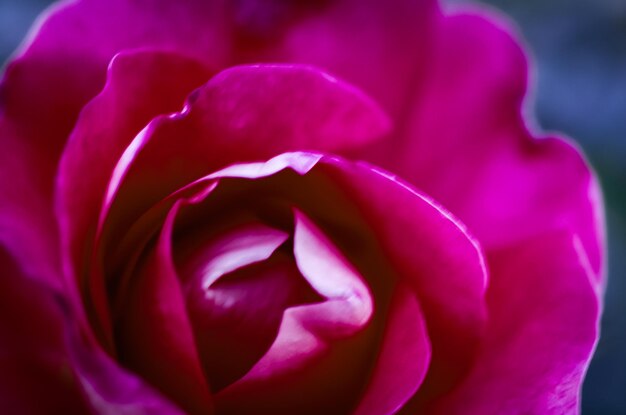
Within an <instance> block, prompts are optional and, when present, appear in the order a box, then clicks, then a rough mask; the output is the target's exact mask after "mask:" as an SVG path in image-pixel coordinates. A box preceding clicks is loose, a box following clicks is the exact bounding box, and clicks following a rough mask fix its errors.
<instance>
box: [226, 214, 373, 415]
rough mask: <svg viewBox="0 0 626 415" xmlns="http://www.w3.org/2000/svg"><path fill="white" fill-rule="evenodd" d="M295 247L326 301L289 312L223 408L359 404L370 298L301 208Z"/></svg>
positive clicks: (301, 409) (297, 409) (312, 409)
mask: <svg viewBox="0 0 626 415" xmlns="http://www.w3.org/2000/svg"><path fill="white" fill-rule="evenodd" d="M293 249H294V257H295V260H296V263H297V265H298V269H300V272H301V273H302V275H303V276H304V277H305V278H306V279H307V281H308V282H309V284H310V285H311V287H313V288H314V289H315V290H316V291H317V292H318V293H319V294H320V295H321V296H322V297H324V298H325V300H324V301H322V302H319V303H315V304H309V305H297V306H294V307H290V308H289V309H287V310H286V311H285V313H284V316H283V319H282V322H281V325H280V329H279V330H278V335H277V337H276V339H275V341H274V343H273V344H272V346H271V347H270V349H269V350H268V351H267V353H266V354H265V355H264V356H263V357H262V358H261V359H260V360H259V361H258V362H257V363H256V364H255V365H254V367H252V369H251V370H250V371H249V372H248V373H247V374H246V375H245V376H243V377H242V378H241V379H239V380H238V381H237V382H236V383H234V384H233V385H231V386H229V387H228V388H226V389H225V390H223V391H221V392H220V393H219V394H218V395H217V396H216V398H217V405H218V408H219V409H220V411H225V412H226V413H250V412H254V411H261V412H263V411H267V410H269V408H271V410H272V411H273V413H319V412H320V411H323V410H324V408H325V409H326V410H335V411H337V410H339V409H338V408H344V407H349V406H351V405H353V404H354V402H353V399H354V394H355V393H356V392H357V391H358V390H359V389H360V387H361V386H362V385H361V382H362V377H363V376H364V375H365V373H367V369H368V368H369V365H368V364H363V362H367V359H366V360H363V359H364V358H365V356H367V354H368V353H369V352H370V350H371V342H370V341H367V340H371V339H368V337H369V335H368V332H367V331H365V332H363V330H364V328H365V326H366V325H367V324H368V322H369V321H370V318H371V316H372V313H373V307H374V304H373V300H372V297H371V293H370V292H369V289H368V287H367V286H366V283H365V282H364V281H363V280H362V277H361V276H360V275H359V274H358V273H357V272H356V271H355V270H354V269H353V267H352V266H351V265H350V264H349V263H348V262H347V261H346V259H345V258H343V257H342V255H341V254H340V253H339V252H338V250H337V248H336V247H335V246H333V245H332V243H331V242H330V241H329V240H328V239H327V238H326V237H325V236H324V235H323V234H322V232H321V231H320V229H319V228H317V227H316V226H315V225H314V224H313V223H312V222H311V221H310V219H308V218H307V217H306V216H304V215H303V214H302V213H301V212H298V211H296V212H295V231H294V248H293ZM359 332H361V333H359ZM370 333H371V331H370ZM339 385H341V388H339ZM252 408H255V409H252Z"/></svg>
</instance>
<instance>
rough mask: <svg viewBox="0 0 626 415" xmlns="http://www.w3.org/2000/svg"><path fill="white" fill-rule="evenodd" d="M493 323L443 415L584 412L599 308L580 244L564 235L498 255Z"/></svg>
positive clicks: (535, 240)
mask: <svg viewBox="0 0 626 415" xmlns="http://www.w3.org/2000/svg"><path fill="white" fill-rule="evenodd" d="M489 260H490V261H489V262H490V264H491V268H492V275H493V278H492V282H491V285H490V287H489V291H488V302H489V313H490V321H489V325H488V328H487V333H486V339H485V342H484V344H483V347H482V350H481V353H480V354H479V357H478V358H477V360H476V362H475V365H474V368H473V370H472V372H471V374H470V375H469V376H468V378H467V379H465V381H464V382H463V383H462V384H461V385H460V386H459V388H458V389H457V390H455V391H454V392H453V393H452V394H450V395H449V396H446V397H445V398H444V399H442V402H441V403H440V406H437V407H436V411H435V412H436V413H441V414H481V415H490V414H494V415H495V414H526V413H530V414H555V415H556V414H576V413H578V412H579V404H580V402H579V394H580V387H581V384H582V379H583V377H584V374H585V371H586V368H587V365H588V362H589V359H590V356H591V354H592V352H593V349H594V347H595V344H596V340H597V335H598V318H599V304H598V299H597V297H596V293H595V291H594V288H593V278H594V274H593V271H592V270H591V269H590V267H589V263H588V260H587V258H586V255H585V252H584V250H583V249H582V245H581V243H580V240H579V239H578V238H577V237H575V236H572V235H571V234H567V233H561V234H554V235H548V236H545V235H544V236H542V237H540V238H533V239H530V240H527V241H524V242H522V243H520V244H519V245H517V246H515V247H511V248H507V249H504V250H502V251H497V252H494V253H493V254H492V255H491V256H490V258H489Z"/></svg>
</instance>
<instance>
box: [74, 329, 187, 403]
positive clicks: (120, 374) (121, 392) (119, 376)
mask: <svg viewBox="0 0 626 415" xmlns="http://www.w3.org/2000/svg"><path fill="white" fill-rule="evenodd" d="M68 342H69V345H70V356H71V359H72V362H71V364H72V368H73V369H74V371H75V372H76V375H77V378H78V380H79V381H80V383H81V385H82V387H83V390H84V392H85V396H86V397H87V400H88V401H89V403H90V404H91V407H92V408H93V411H92V412H96V413H100V414H130V415H161V414H162V415H183V414H184V412H183V411H182V410H181V409H180V408H178V407H177V406H176V405H175V404H173V403H172V402H170V401H169V400H168V399H167V398H165V397H164V396H163V395H161V394H160V393H159V392H157V391H155V390H154V389H153V388H151V387H150V386H148V385H147V384H146V382H144V381H143V380H142V379H140V378H138V377H137V376H136V375H135V374H132V373H130V372H127V371H126V370H125V369H122V368H121V367H120V366H119V365H118V363H117V362H115V361H113V360H112V359H111V357H110V356H108V355H107V354H105V353H104V352H103V351H102V350H100V349H99V348H98V347H97V346H95V345H88V344H86V343H85V342H84V341H83V340H82V339H81V338H80V335H79V334H77V333H76V332H75V333H72V334H71V335H70V336H69V340H68Z"/></svg>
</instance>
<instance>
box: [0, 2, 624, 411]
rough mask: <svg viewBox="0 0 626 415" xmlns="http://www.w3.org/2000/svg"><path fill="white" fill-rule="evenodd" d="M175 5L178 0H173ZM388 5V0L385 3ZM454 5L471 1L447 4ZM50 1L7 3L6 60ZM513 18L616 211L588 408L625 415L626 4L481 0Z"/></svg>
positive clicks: (553, 109) (552, 121) (0, 13)
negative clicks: (599, 338)
mask: <svg viewBox="0 0 626 415" xmlns="http://www.w3.org/2000/svg"><path fill="white" fill-rule="evenodd" d="M174 1H176V0H174ZM381 1H383V0H381ZM447 2H448V3H449V4H450V6H451V7H458V6H461V7H463V6H464V5H465V4H468V3H469V4H471V3H472V2H470V1H469V0H448V1H447ZM50 3H51V1H50V0H0V62H4V61H5V60H6V59H7V57H8V56H9V55H10V54H11V53H12V51H13V50H14V49H15V48H16V47H17V45H18V44H19V42H20V41H21V40H22V39H23V37H24V35H25V34H26V31H27V30H28V28H29V27H30V25H31V24H32V22H33V20H34V19H35V18H36V16H37V15H38V14H39V13H40V12H41V11H42V10H43V9H44V8H45V7H46V6H47V5H49V4H50ZM483 3H485V4H488V5H489V6H490V7H495V8H497V9H499V10H502V11H504V12H505V13H506V14H508V15H509V16H511V17H512V18H513V19H514V20H515V21H516V23H517V25H518V28H519V30H520V31H521V33H522V35H523V36H524V38H525V40H526V41H527V43H528V46H529V47H530V49H531V53H532V56H533V58H534V64H535V90H534V94H535V99H536V107H535V116H536V118H537V120H538V122H539V124H540V125H541V126H542V127H543V129H545V130H556V131H562V132H564V133H566V134H567V135H569V136H571V137H574V138H575V139H576V141H577V142H578V143H579V144H580V145H581V146H582V147H583V148H584V150H585V152H586V154H587V156H588V158H589V159H590V161H591V163H592V164H593V166H594V168H595V169H596V171H597V172H598V175H599V176H600V179H601V181H602V185H603V189H604V194H605V200H606V207H607V211H608V226H607V228H608V234H609V247H610V252H609V284H608V288H607V292H606V305H605V313H604V318H603V321H602V338H601V340H600V344H599V346H598V349H597V352H596V355H595V357H594V360H593V362H592V364H591V367H590V369H589V373H588V375H587V379H586V382H585V386H584V389H583V414H586V415H592V414H601V415H618V414H619V415H624V414H626V0H483Z"/></svg>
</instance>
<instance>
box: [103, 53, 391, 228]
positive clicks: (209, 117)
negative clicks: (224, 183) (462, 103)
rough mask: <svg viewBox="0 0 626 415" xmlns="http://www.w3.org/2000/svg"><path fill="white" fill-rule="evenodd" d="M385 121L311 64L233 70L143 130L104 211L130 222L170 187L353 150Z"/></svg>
mask: <svg viewBox="0 0 626 415" xmlns="http://www.w3.org/2000/svg"><path fill="white" fill-rule="evenodd" d="M266 89H270V90H271V91H272V94H271V95H268V94H266V93H264V92H262V91H265V90H266ZM295 109H297V111H295ZM364 126H367V128H364ZM387 127H388V124H387V118H386V116H385V115H384V114H383V113H382V112H381V111H380V110H379V109H378V108H377V107H376V106H375V105H374V104H373V102H371V101H370V100H369V99H367V98H365V97H364V96H363V95H362V94H361V93H359V92H357V91H356V90H355V89H353V88H352V87H350V86H348V85H346V84H344V83H342V82H340V81H337V80H335V79H332V78H330V77H329V76H327V75H325V74H324V73H322V72H320V71H317V70H315V69H312V68H310V67H303V66H292V65H286V66H244V67H236V68H232V69H229V70H226V71H224V72H222V73H221V74H218V75H217V76H216V77H214V78H213V79H212V80H211V81H209V82H208V83H207V84H206V85H205V86H204V87H202V88H200V89H199V90H197V91H196V92H195V93H194V94H192V96H190V99H189V102H188V105H187V107H186V108H185V110H184V111H183V112H182V113H180V114H178V115H172V116H168V117H160V118H157V119H155V120H154V121H153V122H151V123H150V124H149V125H148V126H147V127H146V128H145V129H144V130H143V131H142V132H141V133H140V134H138V135H137V137H136V138H135V140H134V141H133V142H132V143H131V144H130V146H129V147H128V148H127V150H126V151H125V153H124V154H123V155H122V157H121V160H120V162H119V163H118V165H117V167H116V169H115V171H114V173H113V176H112V179H111V182H110V184H109V190H108V195H107V199H106V200H105V208H104V209H105V211H106V210H108V209H109V208H110V209H113V208H114V206H110V205H112V204H113V203H115V205H117V206H118V207H117V212H115V213H110V216H113V218H111V220H112V221H113V223H114V224H115V226H116V227H117V226H118V225H119V226H121V227H122V228H124V227H126V226H128V225H129V224H130V223H132V222H133V221H134V219H135V217H134V216H135V215H139V214H141V213H142V212H143V211H145V210H147V208H148V207H149V206H151V205H152V204H154V203H156V202H157V201H158V200H160V199H162V198H164V197H165V196H166V195H168V194H169V193H171V192H173V191H175V190H177V189H178V188H180V187H182V186H184V185H186V184H188V183H189V182H191V181H193V180H196V179H198V178H199V177H201V176H203V175H206V174H209V173H211V172H213V171H216V170H219V169H221V168H224V167H226V166H228V165H230V164H233V163H243V162H252V161H258V160H266V159H268V158H270V157H273V156H275V155H277V154H280V153H283V152H286V151H291V150H302V149H311V150H320V151H327V150H328V151H330V150H336V149H340V148H351V147H353V146H355V145H360V143H364V142H367V141H369V140H372V139H374V138H377V137H379V136H380V135H381V134H382V133H384V131H385V130H386V128H387ZM181 166H184V169H183V168H181ZM114 199H115V200H114Z"/></svg>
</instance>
